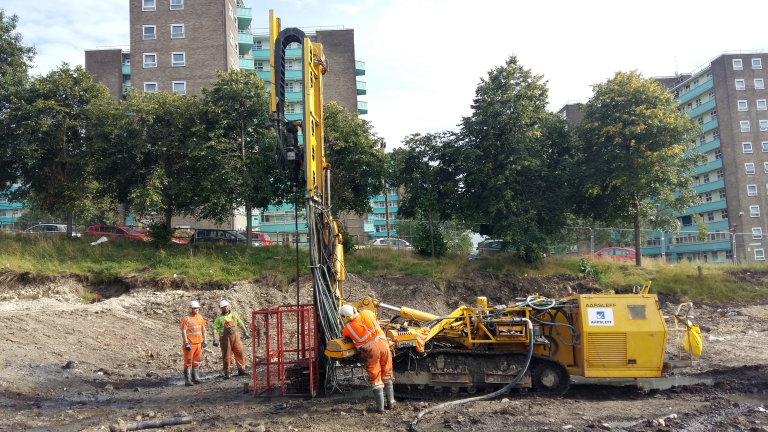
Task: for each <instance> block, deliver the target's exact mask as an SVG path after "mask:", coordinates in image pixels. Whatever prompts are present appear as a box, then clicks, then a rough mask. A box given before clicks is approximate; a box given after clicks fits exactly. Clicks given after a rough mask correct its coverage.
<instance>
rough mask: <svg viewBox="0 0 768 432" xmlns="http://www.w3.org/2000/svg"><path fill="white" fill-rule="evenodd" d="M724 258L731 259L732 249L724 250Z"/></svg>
mask: <svg viewBox="0 0 768 432" xmlns="http://www.w3.org/2000/svg"><path fill="white" fill-rule="evenodd" d="M725 259H726V260H732V259H733V251H731V250H727V251H725Z"/></svg>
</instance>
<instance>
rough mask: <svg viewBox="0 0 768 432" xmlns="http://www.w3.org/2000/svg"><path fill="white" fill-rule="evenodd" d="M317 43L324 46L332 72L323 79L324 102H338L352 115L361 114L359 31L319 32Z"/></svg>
mask: <svg viewBox="0 0 768 432" xmlns="http://www.w3.org/2000/svg"><path fill="white" fill-rule="evenodd" d="M317 42H319V43H321V44H323V52H324V53H325V59H326V60H327V62H328V72H327V73H326V74H325V75H323V101H324V102H326V103H327V102H336V103H337V104H339V105H340V106H342V107H344V108H346V109H347V110H348V111H349V112H351V113H357V84H356V83H357V76H356V75H355V31H354V30H353V29H346V30H318V31H317ZM363 81H364V80H363Z"/></svg>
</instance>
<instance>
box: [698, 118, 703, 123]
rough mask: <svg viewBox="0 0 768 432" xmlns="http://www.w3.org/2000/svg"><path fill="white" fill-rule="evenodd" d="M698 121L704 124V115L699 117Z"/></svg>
mask: <svg viewBox="0 0 768 432" xmlns="http://www.w3.org/2000/svg"><path fill="white" fill-rule="evenodd" d="M698 122H699V124H700V125H703V124H704V117H699V119H698Z"/></svg>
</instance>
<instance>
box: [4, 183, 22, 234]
mask: <svg viewBox="0 0 768 432" xmlns="http://www.w3.org/2000/svg"><path fill="white" fill-rule="evenodd" d="M17 186H18V185H14V186H13V187H12V188H11V191H13V190H14V189H16V187H17ZM25 206H26V205H25V204H24V203H17V202H10V201H9V200H8V196H7V195H0V229H7V230H12V229H14V226H15V225H16V219H18V218H19V216H21V215H22V214H23V213H24V211H25V208H24V207H25Z"/></svg>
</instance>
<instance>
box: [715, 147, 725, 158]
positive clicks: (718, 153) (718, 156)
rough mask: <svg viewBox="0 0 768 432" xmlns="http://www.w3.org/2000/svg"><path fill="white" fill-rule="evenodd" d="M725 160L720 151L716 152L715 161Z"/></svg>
mask: <svg viewBox="0 0 768 432" xmlns="http://www.w3.org/2000/svg"><path fill="white" fill-rule="evenodd" d="M722 158H723V152H721V151H720V150H719V149H718V150H715V160H718V159H722Z"/></svg>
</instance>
